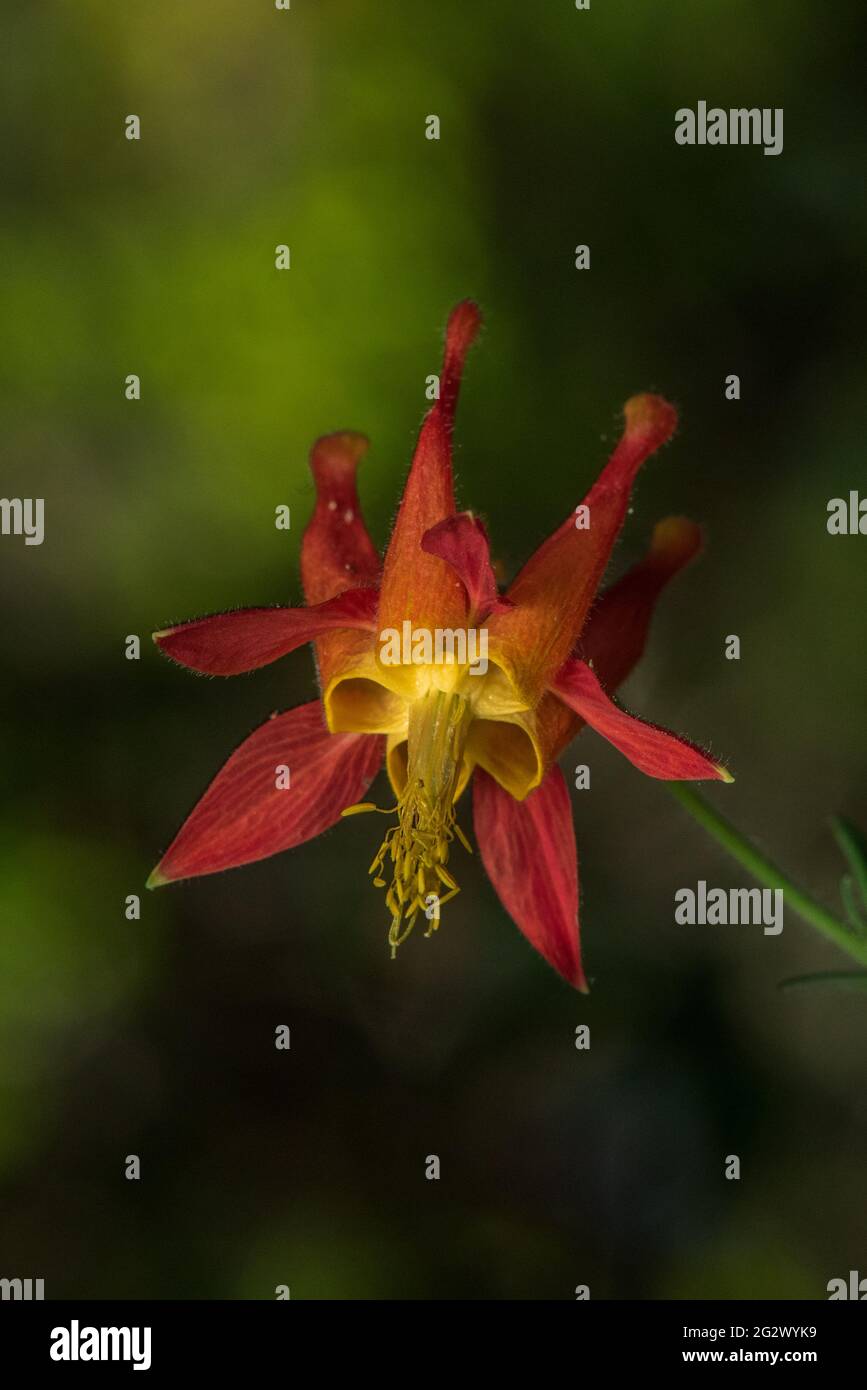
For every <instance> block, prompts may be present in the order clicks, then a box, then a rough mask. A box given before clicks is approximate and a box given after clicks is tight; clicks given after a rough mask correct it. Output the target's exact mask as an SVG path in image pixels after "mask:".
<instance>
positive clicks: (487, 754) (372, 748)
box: [148, 301, 731, 990]
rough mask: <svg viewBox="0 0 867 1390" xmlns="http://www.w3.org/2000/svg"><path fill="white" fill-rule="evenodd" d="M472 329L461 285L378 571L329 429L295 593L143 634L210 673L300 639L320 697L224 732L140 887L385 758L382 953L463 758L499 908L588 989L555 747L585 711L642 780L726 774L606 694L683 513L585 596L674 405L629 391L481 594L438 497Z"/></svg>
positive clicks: (246, 856) (234, 670) (316, 458)
mask: <svg viewBox="0 0 867 1390" xmlns="http://www.w3.org/2000/svg"><path fill="white" fill-rule="evenodd" d="M479 322H480V316H479V311H478V309H477V307H476V306H475V304H473V303H471V302H469V301H466V302H464V303H463V304H459V305H458V306H457V308H456V309H455V310H454V311H453V312H452V315H451V317H450V318H449V322H448V327H447V329H446V347H445V359H444V362H443V369H442V375H441V380H440V396H439V400H438V401H437V402H436V404H435V405H434V406H433V408H432V409H431V410H430V412H429V414H428V415H427V417H426V418H425V421H424V424H423V425H422V429H421V434H420V436H419V440H418V444H417V446H416V451H415V456H414V458H413V462H412V467H411V469H410V473H409V478H408V479H407V483H406V488H405V490H404V494H403V501H402V502H401V505H400V511H399V512H398V516H397V521H396V523H395V526H394V531H393V532H392V536H391V540H390V541H389V545H388V550H387V551H386V555H385V561H384V563H383V564H382V566H380V561H379V557H378V555H377V553H376V550H375V549H374V546H373V544H372V542H371V540H370V537H369V535H368V533H367V530H366V528H365V525H364V522H363V520H362V516H361V510H360V507H359V504H358V497H357V494H356V490H355V472H356V468H357V466H358V462H359V460H360V458H361V457H362V455H363V454H364V453H365V451H366V449H367V440H366V439H365V438H364V437H363V435H360V434H351V433H342V434H331V435H326V436H325V437H324V438H323V439H320V440H318V441H317V442H316V444H314V446H313V450H312V454H311V468H312V471H313V477H314V480H315V484H316V494H317V500H316V508H315V511H314V513H313V517H312V519H311V521H310V524H309V526H308V527H307V530H306V531H305V533H304V540H303V543H302V547H301V577H302V580H303V584H304V592H305V596H306V599H307V607H305V608H247V609H240V610H238V611H235V612H230V613H219V614H217V615H215V616H214V617H210V618H200V619H197V620H195V621H194V622H190V623H184V624H182V625H181V626H179V627H172V628H167V629H166V630H165V631H163V632H157V633H155V634H154V640H155V642H156V643H157V645H158V646H159V647H160V648H161V649H162V650H163V651H164V652H165V653H166V655H167V656H170V657H171V658H172V659H173V660H175V661H177V662H179V663H180V664H181V665H183V666H188V667H190V668H191V669H192V670H194V671H201V672H204V673H206V674H208V675H216V676H234V675H237V674H238V673H240V672H242V671H251V670H255V669H256V668H257V667H259V666H265V665H267V664H268V663H269V662H271V661H276V660H277V659H278V658H279V657H281V656H285V655H286V653H287V652H291V651H293V650H294V649H295V648H296V647H299V646H301V645H302V644H303V643H305V642H310V641H313V642H314V643H315V645H316V655H317V660H318V665H319V680H320V686H321V691H322V694H321V700H314V701H312V702H311V703H310V704H307V705H301V706H300V708H298V709H293V710H289V711H288V713H286V714H280V715H275V716H274V717H273V718H271V719H269V720H268V721H267V723H265V724H263V725H262V726H261V728H259V729H257V730H256V731H255V733H253V734H251V735H250V737H249V738H248V739H247V740H246V741H245V742H244V743H242V744H241V746H240V748H238V749H237V751H236V752H235V753H233V754H232V756H231V758H230V759H229V761H228V762H227V763H226V765H225V767H224V768H223V769H222V771H221V772H219V773H218V774H217V776H216V778H215V779H214V781H213V782H212V783H211V785H210V787H209V788H208V790H207V791H206V792H205V795H204V796H203V797H202V799H201V801H200V802H199V803H198V805H197V806H196V807H195V808H194V810H193V811H192V813H191V814H190V816H189V817H188V818H187V820H186V821H185V822H184V824H183V826H182V827H181V829H180V831H179V832H178V834H177V836H176V837H175V839H174V840H173V842H172V844H171V845H170V846H169V848H168V850H167V851H166V853H165V854H164V855H163V858H162V859H161V860H160V863H159V864H158V866H157V868H156V869H155V870H154V872H153V873H152V874H151V877H150V879H149V880H148V884H149V886H150V887H156V886H158V885H159V884H163V883H168V882H170V881H172V880H174V879H182V878H193V877H195V876H197V875H199V874H210V873H215V872H216V871H217V870H218V869H230V868H234V867H235V866H237V865H239V864H248V863H250V862H252V861H253V860H256V859H264V858H267V856H268V855H271V854H277V853H278V852H279V851H280V850H284V849H290V848H291V847H292V846H293V845H299V844H302V843H303V842H304V841H305V840H309V839H312V838H313V836H314V835H318V834H320V833H321V832H322V831H323V830H326V829H327V828H328V827H329V826H331V825H334V824H335V822H336V821H338V820H339V819H340V817H341V815H345V814H351V813H353V812H356V811H367V810H371V811H372V810H376V809H377V808H376V807H375V806H374V805H373V804H372V803H369V802H361V803H360V804H358V803H359V798H360V797H362V796H363V795H364V793H365V791H366V790H367V788H368V786H369V785H370V783H371V781H372V780H373V778H374V776H375V775H376V772H377V771H378V769H379V767H380V766H381V764H382V761H383V756H384V757H385V764H386V768H387V771H388V776H389V779H390V781H391V785H392V787H393V789H394V794H395V797H396V799H397V801H396V805H395V806H394V807H393V808H392V810H391V812H387V814H391V815H393V816H394V817H395V823H394V824H393V825H392V826H391V828H390V829H389V830H388V832H387V834H386V836H385V839H384V840H383V842H382V846H381V848H380V849H379V850H378V852H377V854H376V857H375V859H374V861H373V864H372V865H371V870H370V872H371V873H372V874H374V875H375V878H374V882H375V883H376V884H377V886H379V887H382V888H385V889H386V903H387V906H388V911H389V915H390V919H391V926H390V930H389V941H390V943H391V946H392V952H394V949H396V947H397V946H398V945H399V944H400V943H401V942H402V941H403V940H404V939H405V938H406V937H407V936H408V935H409V933H410V932H411V931H412V929H413V926H414V925H415V924H416V922H417V920H418V919H419V917H420V916H421V918H422V920H423V921H425V922H426V924H427V934H430V932H431V931H432V930H433V929H434V928H435V927H436V926H437V924H438V920H439V911H438V910H439V907H440V906H441V905H442V904H443V903H444V902H445V901H446V899H447V898H448V897H450V896H452V895H453V894H454V893H456V892H457V891H458V887H457V883H456V882H455V879H454V877H453V875H452V869H451V868H450V867H449V860H450V854H451V850H452V847H453V844H454V840H455V838H457V839H458V840H460V842H461V844H462V845H463V846H464V848H465V849H467V850H469V848H470V846H469V843H468V841H467V838H466V836H465V834H464V833H463V831H462V830H461V829H460V827H459V825H458V823H457V819H456V808H457V806H458V803H459V799H460V797H461V795H462V793H463V792H464V789H465V788H466V785H467V783H468V781H469V779H470V777H471V776H472V775H473V774H474V795H473V815H474V821H475V833H476V838H477V839H478V842H479V847H480V849H481V854H482V860H483V862H484V865H485V867H486V869H487V871H488V873H489V875H490V877H491V879H492V881H493V884H494V887H495V888H496V890H497V893H498V894H499V897H500V901H501V902H502V904H503V906H504V907H505V909H506V911H507V912H508V913H509V914H510V916H511V917H512V918H513V919H514V921H515V922H516V923H517V925H518V927H520V929H521V931H522V932H523V933H524V935H525V936H526V937H527V938H528V940H529V941H530V942H531V943H532V945H533V946H535V947H536V949H537V950H538V951H540V952H541V954H542V955H543V956H544V957H545V959H546V960H547V961H549V963H550V964H551V965H553V966H554V968H555V969H556V970H559V972H560V973H561V975H563V976H565V978H566V979H567V980H568V981H569V982H570V983H571V984H573V985H575V986H576V987H577V988H578V989H581V990H585V989H586V987H587V986H586V981H585V977H584V971H583V969H582V966H581V954H580V947H579V939H578V865H577V857H576V849H575V835H574V831H573V828H572V816H571V809H570V803H569V794H568V791H567V788H566V782H565V779H564V777H563V774H562V772H561V771H560V769H559V767H558V766H557V761H556V760H557V757H558V755H559V754H560V753H561V752H562V751H563V749H564V748H565V747H566V745H567V744H568V743H569V742H570V741H571V740H572V738H574V736H575V734H576V733H577V732H578V731H579V730H580V729H581V728H582V727H583V726H584V725H585V724H589V725H590V726H591V727H592V728H594V729H595V730H596V731H597V732H598V733H600V734H602V735H603V736H604V737H605V738H607V739H608V740H609V742H611V743H613V744H614V746H615V748H618V749H619V750H620V752H621V753H623V754H625V756H626V757H627V758H629V760H630V762H632V763H634V764H635V766H636V767H637V768H639V769H640V770H641V771H642V772H646V773H647V774H648V775H649V776H651V777H661V778H670V779H700V778H717V779H721V780H723V781H730V780H731V778H730V777H729V774H728V773H727V772H726V770H725V769H724V768H723V767H721V766H720V765H719V764H718V763H716V762H714V760H713V759H712V758H711V757H709V755H708V754H706V753H704V752H702V751H701V749H699V748H697V747H696V746H695V745H694V744H691V743H687V742H686V741H685V740H684V739H681V738H677V737H676V736H675V735H674V734H671V733H667V732H666V731H665V730H664V729H660V728H658V727H657V726H656V725H653V724H647V723H644V722H643V721H642V720H640V719H636V718H635V717H634V716H632V715H630V714H627V713H626V712H625V710H623V709H621V708H620V706H619V705H616V704H615V703H614V702H613V700H612V699H611V693H612V691H613V690H614V689H615V688H616V687H617V686H618V685H619V684H620V682H621V681H622V680H624V678H625V677H626V676H627V675H628V674H629V672H630V671H631V670H632V668H633V666H634V665H635V663H636V662H637V661H638V659H639V657H640V656H641V653H642V651H643V648H644V643H645V638H646V636H647V630H648V627H649V624H650V619H651V615H652V612H653V608H654V605H655V603H656V599H657V596H658V595H659V593H660V591H661V590H662V589H663V587H664V586H665V584H666V583H667V582H668V580H669V579H670V578H671V577H672V575H674V574H676V573H677V571H678V570H680V569H681V568H682V567H683V566H684V565H685V564H687V563H688V561H690V560H691V559H692V558H693V557H694V556H695V555H696V553H697V552H698V550H699V548H700V545H701V535H700V532H699V529H698V527H697V526H695V525H694V524H693V523H692V522H690V521H686V520H684V519H683V518H680V517H673V518H669V520H667V521H663V522H661V523H660V524H659V525H658V526H657V527H656V530H655V531H654V533H653V539H652V542H651V546H650V551H649V553H648V555H647V556H646V558H645V559H644V560H642V561H641V562H640V563H639V564H637V565H636V566H635V567H634V568H633V569H631V570H630V571H629V573H628V574H626V575H625V576H624V578H623V579H621V580H620V581H619V582H618V583H617V584H615V585H614V586H613V588H610V589H608V590H607V592H606V593H605V594H603V596H602V598H601V599H600V600H599V601H598V603H596V605H595V607H594V606H593V605H594V600H595V598H596V592H597V589H598V587H599V583H600V581H601V579H602V575H603V571H604V570H605V567H606V565H607V562H608V558H609V556H610V554H611V549H612V546H613V544H614V541H615V539H616V538H617V535H618V532H619V531H620V528H621V525H622V524H623V520H624V517H625V515H626V510H627V505H628V501H629V494H630V490H631V487H632V483H633V479H634V478H635V475H636V473H637V471H638V469H639V467H640V466H641V464H642V463H643V462H644V460H645V459H646V458H647V457H648V456H649V455H650V454H652V453H653V452H654V451H655V450H656V449H658V448H659V447H660V445H661V444H664V443H665V442H666V441H667V440H668V439H669V438H670V437H671V435H672V433H673V431H674V428H675V424H676V421H677V416H676V413H675V411H674V408H673V407H672V406H670V405H669V404H668V403H667V402H666V401H664V400H662V399H661V398H660V397H659V396H650V395H644V396H634V397H633V398H632V399H631V400H629V401H627V403H626V407H625V412H624V413H625V417H626V427H625V429H624V432H623V437H622V438H621V440H620V443H619V444H618V445H617V448H616V449H615V450H614V453H613V454H612V456H611V458H610V459H609V461H608V463H607V465H606V466H605V468H604V469H603V471H602V473H601V475H600V477H599V478H598V479H597V481H596V482H595V483H594V485H593V487H592V488H591V489H590V491H589V493H588V494H587V496H586V497H585V499H584V503H583V504H582V508H586V511H585V510H583V509H582V508H578V509H576V512H574V513H570V514H569V516H568V517H567V518H566V520H565V521H564V523H563V525H562V526H561V527H560V529H559V530H557V531H555V532H554V533H553V535H551V536H549V537H548V539H547V540H546V541H545V543H544V545H542V546H541V547H540V548H539V549H538V550H537V551H536V553H535V555H533V556H532V557H531V558H530V559H529V560H528V561H527V563H526V565H525V566H524V568H523V569H522V570H521V571H520V573H519V574H518V576H517V578H516V579H515V580H514V581H513V583H512V585H511V587H510V588H509V589H508V591H507V593H506V595H505V596H502V597H501V596H500V595H499V593H498V590H497V584H496V580H495V578H494V573H493V570H492V567H491V561H490V556H489V552H488V540H487V535H486V533H485V529H484V527H483V526H482V523H481V522H480V521H479V520H478V519H477V518H475V517H474V516H473V515H472V514H471V513H470V512H464V513H458V512H457V511H456V509H455V499H454V489H453V484H452V462H451V434H452V424H453V420H454V413H455V405H456V403H457V397H458V387H459V384H460V379H461V373H462V370H463V365H464V359H465V357H466V354H467V350H468V349H469V347H470V344H471V343H472V341H473V339H474V338H475V336H476V333H477V331H478V327H479ZM480 630H481V631H482V632H484V633H485V634H486V636H487V655H488V658H489V659H488V661H487V662H481V661H476V664H475V667H473V666H472V665H471V664H470V658H469V653H468V646H469V643H468V641H467V637H468V634H470V633H472V634H476V633H479V631H480ZM386 634H388V642H386ZM460 636H463V637H464V645H463V646H461V643H460V641H459V640H458V639H459V638H460ZM395 637H397V639H398V640H395ZM443 638H444V639H445V644H444V642H443ZM387 647H388V651H387V650H386V648H387ZM483 668H484V669H483ZM282 767H288V768H289V769H290V774H289V779H288V780H289V786H288V788H287V787H285V786H284V785H283V784H284V782H285V781H286V778H285V775H284V776H282V777H281V775H280V774H279V769H280V768H282ZM389 879H390V880H391V881H390V883H389V882H388V880H389Z"/></svg>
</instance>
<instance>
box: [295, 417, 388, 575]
mask: <svg viewBox="0 0 867 1390" xmlns="http://www.w3.org/2000/svg"><path fill="white" fill-rule="evenodd" d="M368 448H369V441H368V440H367V439H366V438H365V437H364V435H363V434H355V433H354V432H353V431H351V430H342V431H341V432H340V433H338V434H326V435H323V437H322V438H321V439H317V441H316V443H315V444H314V445H313V448H312V449H311V450H310V471H311V472H312V474H313V480H314V482H315V484H316V506H315V508H314V511H313V515H312V517H311V518H310V521H309V522H308V524H307V529H306V530H305V532H304V538H303V540H302V542H301V580H302V583H303V585H304V595H305V597H306V599H307V602H308V603H321V602H322V601H323V599H326V598H333V596H334V595H335V594H339V593H340V592H341V591H342V590H343V589H349V588H356V587H357V586H364V585H372V584H375V583H376V581H377V579H378V577H379V556H378V555H377V553H376V547H375V546H374V544H373V541H372V540H371V539H370V536H369V535H368V533H367V527H366V526H365V524H364V518H363V517H362V515H361V506H360V504H359V501H358V493H357V491H356V487H355V473H356V470H357V468H358V464H359V462H360V461H361V459H362V458H363V457H364V455H365V454H366V453H367V450H368Z"/></svg>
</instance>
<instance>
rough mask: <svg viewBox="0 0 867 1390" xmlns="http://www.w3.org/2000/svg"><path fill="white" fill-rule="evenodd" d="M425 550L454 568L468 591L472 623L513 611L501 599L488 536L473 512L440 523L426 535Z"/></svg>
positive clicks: (509, 604) (505, 601) (509, 605)
mask: <svg viewBox="0 0 867 1390" xmlns="http://www.w3.org/2000/svg"><path fill="white" fill-rule="evenodd" d="M421 548H422V550H424V551H425V552H426V553H427V554H428V555H438V556H439V558H440V559H441V560H445V562H446V564H447V565H451V567H452V569H453V570H454V572H455V574H456V575H457V576H458V578H459V579H460V581H461V583H462V584H463V586H464V588H465V589H466V591H467V603H468V609H469V612H468V617H469V620H470V622H473V621H475V620H476V619H477V618H486V617H487V616H488V614H489V613H502V612H505V611H506V609H508V608H511V607H512V605H511V603H510V602H509V600H508V599H503V598H500V595H499V590H498V589H497V580H496V576H495V575H494V570H493V566H492V565H491V551H490V546H489V544H488V533H487V531H486V530H485V527H484V525H483V523H482V522H481V521H480V520H479V518H478V517H476V516H473V514H472V512H458V514H457V516H449V517H446V519H445V521H438V522H437V524H436V526H432V527H431V529H430V530H429V531H425V533H424V535H423V536H422V541H421Z"/></svg>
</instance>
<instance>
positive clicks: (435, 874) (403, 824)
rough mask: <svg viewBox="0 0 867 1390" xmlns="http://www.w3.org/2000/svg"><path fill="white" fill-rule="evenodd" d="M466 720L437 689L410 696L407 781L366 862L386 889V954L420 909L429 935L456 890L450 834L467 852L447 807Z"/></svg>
mask: <svg viewBox="0 0 867 1390" xmlns="http://www.w3.org/2000/svg"><path fill="white" fill-rule="evenodd" d="M468 723H469V712H468V709H467V702H466V700H464V699H463V698H462V697H461V696H460V695H456V694H446V693H444V692H442V691H438V690H436V691H431V692H430V694H428V695H426V696H424V697H423V698H422V699H421V700H418V701H416V703H415V704H414V705H413V707H412V709H411V711H410V719H409V735H408V749H407V781H406V786H405V787H404V789H403V791H402V793H401V795H400V797H399V799H398V803H397V806H396V807H393V808H392V810H393V811H396V812H397V818H398V819H397V825H394V826H392V828H391V829H390V830H389V831H388V833H387V835H386V836H385V839H384V840H383V842H382V844H381V846H380V848H379V851H378V853H377V855H376V857H375V859H374V861H373V863H372V864H371V866H370V873H371V874H372V875H374V879H373V882H374V884H375V885H376V887H377V888H385V890H386V893H385V902H386V906H387V907H388V910H389V912H390V913H391V926H390V928H389V933H388V941H389V945H390V946H391V954H392V957H394V955H395V953H396V951H397V948H398V946H400V945H401V943H402V942H404V941H405V940H406V938H407V937H408V936H409V934H410V932H411V931H412V929H413V927H414V926H415V924H416V921H417V919H418V915H419V913H420V912H423V913H424V914H425V917H426V919H427V922H428V927H427V931H426V932H425V935H426V936H430V935H431V933H432V932H434V931H436V929H437V927H438V926H439V910H440V908H441V907H442V906H443V904H444V903H447V902H448V901H449V900H450V899H451V898H453V897H454V896H455V895H456V894H457V893H459V892H460V889H459V887H458V885H457V883H456V882H455V880H454V878H453V877H452V875H451V873H450V872H449V870H448V868H447V867H446V865H447V864H448V858H449V852H450V850H451V845H452V841H453V840H454V839H455V837H457V839H459V840H460V842H461V844H462V845H463V846H464V847H465V849H467V850H469V851H470V853H472V850H471V849H470V845H469V842H468V841H467V838H466V836H465V835H464V833H463V831H462V830H461V828H460V826H459V825H458V823H457V820H456V819H455V809H454V798H455V792H456V790H457V786H458V778H459V774H460V769H461V760H462V756H463V745H464V739H465V737H466V729H467V726H468ZM375 810H379V807H377V806H374V805H373V804H372V803H371V802H362V803H360V804H359V805H358V806H349V807H347V809H346V810H345V811H344V812H343V814H344V815H345V816H346V815H353V814H355V813H357V812H360V811H375ZM385 814H391V812H385ZM386 860H389V861H390V867H389V868H388V869H387V868H386ZM389 872H390V874H391V884H390V886H389V885H388V883H387V879H386V874H387V873H389ZM443 888H445V889H446V890H447V891H446V892H445V894H444V895H443V892H442V890H443Z"/></svg>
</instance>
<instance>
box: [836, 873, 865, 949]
mask: <svg viewBox="0 0 867 1390" xmlns="http://www.w3.org/2000/svg"><path fill="white" fill-rule="evenodd" d="M840 897H841V898H842V899H843V906H844V907H845V909H846V916H847V917H848V918H849V921H850V922H851V923H852V926H853V928H854V930H855V931H856V932H857V933H858V935H859V936H863V935H864V932H865V930H867V928H865V926H864V922H863V920H862V918H861V914H860V912H859V911H858V901H857V899H856V897H855V889H854V887H853V886H852V875H851V874H844V875H843V877H842V878H841V879H840Z"/></svg>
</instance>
